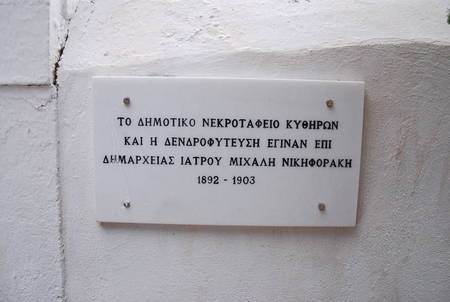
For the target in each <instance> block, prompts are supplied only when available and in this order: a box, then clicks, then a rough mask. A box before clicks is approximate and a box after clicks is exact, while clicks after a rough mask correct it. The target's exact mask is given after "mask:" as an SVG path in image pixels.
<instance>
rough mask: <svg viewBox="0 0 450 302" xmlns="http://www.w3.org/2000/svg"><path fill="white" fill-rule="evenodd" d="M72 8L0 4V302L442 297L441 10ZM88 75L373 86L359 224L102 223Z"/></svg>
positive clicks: (347, 4)
mask: <svg viewBox="0 0 450 302" xmlns="http://www.w3.org/2000/svg"><path fill="white" fill-rule="evenodd" d="M77 3H78V1H77V0H68V1H64V0H55V1H51V0H45V1H44V0H21V1H10V0H0V17H2V18H0V24H1V25H3V26H2V30H1V31H0V37H1V39H2V41H6V42H7V43H2V44H0V51H1V53H2V54H3V56H2V57H1V58H0V66H1V70H0V142H1V148H0V167H1V169H0V170H1V173H0V207H1V209H2V210H1V211H0V213H1V214H0V228H1V229H2V230H4V231H2V232H0V301H2V302H3V301H8V302H9V301H61V300H64V299H66V300H67V301H108V302H109V301H448V300H449V297H450V290H449V288H450V235H449V234H450V219H449V217H450V202H449V192H448V190H449V187H450V186H449V185H450V179H449V174H448V171H449V150H450V138H449V135H448V133H450V122H449V121H450V116H449V115H450V103H449V101H448V97H449V95H450V77H449V70H450V57H449V55H448V54H449V53H450V26H449V25H448V24H447V23H446V18H447V16H446V15H447V9H448V8H449V6H450V4H449V3H448V1H439V0H434V1H424V0H413V1H411V0H409V1H406V0H399V1H388V0H382V1H379V0H378V1H374V0H367V1H351V0H343V1H330V0H326V1H315V0H311V1H301V0H299V1H290V0H286V1H275V0H272V1H256V0H254V1H253V0H252V1H225V0H224V1H213V0H211V1H194V0H185V1H175V0H168V1H166V0H164V1H163V0H161V1H144V0H131V1H125V0H108V1H106V0H103V1H100V0H97V1H88V0H81V1H80V2H79V3H78V6H77ZM33 16H34V17H33ZM5 20H6V21H5ZM67 28H68V36H67V43H66V42H65V40H66V39H65V34H66V33H67V30H66V29H67ZM4 29H6V30H4ZM64 45H65V48H64ZM60 53H62V60H61V61H60V62H59V63H58V64H55V63H56V62H58V61H59V59H60V57H59V54H60ZM55 75H58V76H57V78H55ZM94 75H168V76H174V75H175V76H176V75H180V76H216V77H218V76H231V77H264V78H302V79H333V80H335V79H341V80H363V81H365V82H366V99H365V107H366V108H365V129H364V146H363V157H362V171H361V172H362V173H361V187H360V203H359V208H358V225H357V227H356V228H352V229H336V228H331V229H320V228H318V229H311V228H238V227H195V226H158V225H156V226H155V225H130V224H120V225H118V224H103V225H100V224H98V223H97V222H95V217H94V212H95V200H94V186H93V181H94V176H93V137H92V132H93V131H92V130H93V124H92V122H93V115H92V110H93V105H92V102H93V100H92V91H91V88H92V87H91V77H92V76H94ZM53 83H55V84H57V85H56V86H53V85H52V84H53ZM10 85H13V86H10ZM29 85H31V86H29ZM58 142H59V147H58ZM58 169H60V174H59V173H58ZM59 186H60V187H61V190H60V191H58V189H59ZM61 204H62V208H61V207H60V206H61ZM61 210H62V211H61ZM61 218H62V221H63V223H62V224H61ZM61 237H63V239H64V246H63V245H62V244H61ZM64 259H65V261H63V260H64Z"/></svg>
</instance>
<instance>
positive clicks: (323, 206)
mask: <svg viewBox="0 0 450 302" xmlns="http://www.w3.org/2000/svg"><path fill="white" fill-rule="evenodd" d="M318 207H319V211H321V212H323V211H325V209H326V206H325V204H324V203H322V202H321V203H319V204H318Z"/></svg>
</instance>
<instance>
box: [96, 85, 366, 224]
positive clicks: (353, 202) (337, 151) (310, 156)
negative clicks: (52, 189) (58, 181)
mask: <svg viewBox="0 0 450 302" xmlns="http://www.w3.org/2000/svg"><path fill="white" fill-rule="evenodd" d="M93 81H94V83H93V84H94V99H95V118H94V128H95V129H94V130H95V131H94V132H95V133H94V135H95V169H96V171H95V186H96V199H97V219H98V220H99V221H103V222H133V223H157V224H195V225H249V226H250V225H251V226H354V225H355V223H356V209H357V200H358V183H359V170H360V157H361V140H362V127H363V105H364V83H363V82H341V81H303V80H262V79H221V78H176V77H94V78H93Z"/></svg>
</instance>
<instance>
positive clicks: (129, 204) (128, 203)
mask: <svg viewBox="0 0 450 302" xmlns="http://www.w3.org/2000/svg"><path fill="white" fill-rule="evenodd" d="M123 206H124V207H125V208H127V209H128V208H130V207H131V202H129V201H127V200H125V201H124V202H123Z"/></svg>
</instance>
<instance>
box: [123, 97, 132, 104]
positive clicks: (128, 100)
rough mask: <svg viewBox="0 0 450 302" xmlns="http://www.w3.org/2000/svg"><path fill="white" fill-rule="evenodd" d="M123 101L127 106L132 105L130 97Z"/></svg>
mask: <svg viewBox="0 0 450 302" xmlns="http://www.w3.org/2000/svg"><path fill="white" fill-rule="evenodd" d="M123 103H124V104H125V105H127V106H128V105H130V98H129V97H125V98H123Z"/></svg>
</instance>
